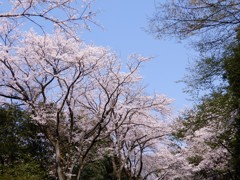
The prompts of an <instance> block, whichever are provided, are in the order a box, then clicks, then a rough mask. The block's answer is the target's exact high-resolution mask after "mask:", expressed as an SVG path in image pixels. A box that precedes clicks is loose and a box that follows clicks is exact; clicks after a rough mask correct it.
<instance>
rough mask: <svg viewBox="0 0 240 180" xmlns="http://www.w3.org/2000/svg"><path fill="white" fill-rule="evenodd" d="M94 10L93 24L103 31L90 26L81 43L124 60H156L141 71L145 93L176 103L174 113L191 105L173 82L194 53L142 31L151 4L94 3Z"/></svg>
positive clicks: (148, 0)
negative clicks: (133, 56) (108, 50)
mask: <svg viewBox="0 0 240 180" xmlns="http://www.w3.org/2000/svg"><path fill="white" fill-rule="evenodd" d="M93 8H94V10H97V11H100V12H99V13H98V15H97V16H96V21H98V22H99V23H100V24H101V25H102V26H103V27H104V29H101V28H99V27H97V26H94V25H92V26H91V27H92V30H91V32H87V31H85V32H84V33H83V34H82V35H81V38H82V39H83V40H84V41H86V42H88V43H93V44H96V45H101V46H107V47H110V48H111V49H112V50H113V51H115V52H116V53H117V54H118V55H119V56H120V58H121V59H123V60H126V58H127V56H128V55H129V54H132V53H139V54H142V55H144V56H155V58H154V59H153V60H152V61H151V62H147V64H145V65H144V66H143V67H142V69H141V75H142V76H143V78H144V79H143V81H144V84H146V85H147V93H149V94H150V93H153V92H157V93H162V94H165V95H167V96H168V97H170V98H173V99H175V103H174V105H175V106H176V107H177V109H180V108H183V107H185V106H186V105H191V102H189V101H187V100H186V99H187V98H188V96H187V95H186V94H184V93H183V92H182V91H183V87H184V85H183V84H181V83H176V81H178V80H180V79H181V78H182V77H183V75H184V73H186V71H185V68H186V66H187V64H188V61H189V58H191V55H192V54H193V53H194V52H193V51H191V50H190V49H187V47H186V46H184V44H181V43H177V41H174V40H169V39H167V40H156V39H154V38H153V36H151V35H150V34H148V33H146V32H145V31H144V30H143V28H146V27H147V17H149V16H151V15H152V14H153V12H154V0H129V1H127V0H97V1H96V2H95V5H94V6H93Z"/></svg>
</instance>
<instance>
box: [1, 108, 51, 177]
mask: <svg viewBox="0 0 240 180" xmlns="http://www.w3.org/2000/svg"><path fill="white" fill-rule="evenodd" d="M51 155H52V149H51V148H50V147H49V143H48V141H47V140H46V138H45V137H44V136H43V135H42V134H41V133H40V131H39V128H38V127H37V126H36V125H35V124H33V123H32V122H31V120H30V118H29V116H28V114H27V113H25V112H24V111H23V110H21V109H20V108H18V107H17V106H12V105H5V106H2V107H0V163H1V164H0V179H6V180H9V179H34V180H35V179H39V180H40V179H46V178H49V176H48V172H49V170H50V169H49V168H50V167H49V166H48V164H49V162H50V160H51Z"/></svg>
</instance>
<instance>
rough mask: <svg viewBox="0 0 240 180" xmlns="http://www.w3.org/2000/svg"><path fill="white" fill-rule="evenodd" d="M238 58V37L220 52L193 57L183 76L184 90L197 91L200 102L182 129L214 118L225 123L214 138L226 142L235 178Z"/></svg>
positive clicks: (239, 134) (239, 142)
mask: <svg viewBox="0 0 240 180" xmlns="http://www.w3.org/2000/svg"><path fill="white" fill-rule="evenodd" d="M239 62H240V41H239V39H238V38H236V40H235V41H234V42H233V43H232V44H231V45H230V46H229V47H228V48H227V49H225V51H224V53H223V54H221V56H217V57H216V56H213V57H210V58H202V59H200V60H198V61H196V62H195V65H194V66H192V67H191V68H190V70H191V72H190V73H189V75H187V76H186V77H185V78H184V80H183V81H184V82H185V83H186V84H187V92H189V93H193V92H197V94H198V98H199V97H200V98H199V99H200V101H198V103H199V105H198V106H197V108H196V109H193V111H195V112H197V116H196V117H197V118H195V120H194V121H193V122H192V121H186V122H185V129H192V130H193V131H194V130H197V129H198V128H201V127H204V126H208V124H209V123H210V122H212V121H215V120H218V121H220V122H221V123H223V124H225V128H226V131H224V133H222V134H221V135H220V136H218V140H216V141H215V142H216V143H217V144H220V145H223V146H225V147H226V148H227V149H228V150H229V151H230V152H231V153H230V154H231V161H230V162H229V164H230V165H231V166H232V167H231V169H232V171H233V173H234V176H235V179H240V63H239ZM193 69H194V71H192V70H193ZM203 92H204V93H203ZM195 97H196V96H195ZM209 115H211V116H209ZM188 118H189V117H188ZM188 118H187V119H188ZM229 125H230V126H231V127H230V128H229ZM183 133H184V130H181V131H180V132H179V134H178V135H182V134H183Z"/></svg>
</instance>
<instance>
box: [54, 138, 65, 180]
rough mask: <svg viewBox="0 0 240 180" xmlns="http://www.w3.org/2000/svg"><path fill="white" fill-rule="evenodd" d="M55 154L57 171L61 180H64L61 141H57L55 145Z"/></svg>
mask: <svg viewBox="0 0 240 180" xmlns="http://www.w3.org/2000/svg"><path fill="white" fill-rule="evenodd" d="M55 152H56V170H57V176H58V179H59V180H64V175H63V172H62V167H61V153H60V147H59V141H58V140H57V142H56V145H55Z"/></svg>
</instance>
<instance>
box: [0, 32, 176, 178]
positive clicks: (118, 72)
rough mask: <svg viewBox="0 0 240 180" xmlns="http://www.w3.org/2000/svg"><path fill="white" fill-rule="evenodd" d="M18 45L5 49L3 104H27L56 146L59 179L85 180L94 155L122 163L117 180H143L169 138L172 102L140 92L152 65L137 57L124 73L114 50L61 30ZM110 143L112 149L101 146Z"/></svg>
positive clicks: (27, 36)
mask: <svg viewBox="0 0 240 180" xmlns="http://www.w3.org/2000/svg"><path fill="white" fill-rule="evenodd" d="M17 41H18V42H17V43H1V44H0V46H1V50H0V51H1V57H0V65H1V68H0V74H1V81H0V92H1V93H0V96H1V97H2V103H6V102H10V101H12V102H15V103H18V104H22V105H23V106H24V107H25V109H26V110H27V111H28V112H29V113H30V114H31V118H32V121H33V122H35V123H36V124H37V125H38V126H39V128H40V129H41V131H42V132H43V133H44V135H45V136H46V137H47V138H48V140H49V141H50V143H51V144H52V146H53V147H54V150H55V153H54V158H55V166H56V176H57V177H58V178H59V179H71V178H72V177H73V176H76V177H77V179H80V178H81V172H82V170H83V168H84V165H85V164H87V163H89V162H91V161H94V159H93V158H92V156H91V153H93V151H94V153H95V154H98V158H99V157H101V156H102V155H104V154H106V153H109V152H111V153H113V154H114V155H115V156H117V157H118V158H119V160H121V165H120V167H119V169H118V170H117V171H116V172H118V174H121V171H122V169H123V168H125V169H129V170H130V172H131V173H132V174H131V176H136V177H139V176H140V175H141V171H142V170H141V169H142V166H143V165H142V164H143V154H144V153H147V150H148V149H151V148H153V147H154V145H156V144H157V143H159V141H160V140H162V138H163V137H164V136H165V135H167V134H168V133H169V131H168V130H167V128H166V127H165V126H164V125H163V122H162V121H161V119H162V118H161V116H160V115H157V114H162V115H164V114H167V113H168V111H169V110H168V106H169V104H170V102H171V100H170V99H168V98H166V97H165V96H160V95H156V96H153V97H150V96H146V95H145V94H144V88H143V87H141V85H140V84H141V77H140V76H139V74H138V70H139V68H140V65H141V64H142V63H143V62H145V61H146V60H148V59H149V58H144V57H141V56H137V55H134V56H132V57H130V59H131V60H130V61H129V63H128V64H127V68H123V67H122V64H121V62H120V60H119V59H118V58H117V56H116V55H115V54H113V53H111V52H110V51H109V50H108V49H106V48H103V47H95V46H88V45H86V44H84V43H83V42H80V41H78V40H76V39H75V38H74V37H72V36H68V35H67V34H65V33H63V32H62V31H61V30H57V31H56V32H55V33H54V34H46V35H44V36H40V35H37V34H36V33H35V32H34V31H30V32H28V33H24V34H21V35H19V36H18V40H17ZM9 42H10V41H9ZM123 69H125V72H123ZM164 128H165V129H164ZM109 139H110V140H111V141H110V142H109ZM104 141H105V142H109V144H110V146H107V147H102V146H98V144H99V143H101V142H104ZM97 146H98V147H102V148H100V149H98V150H97V151H96V150H94V148H95V149H96V147H97ZM109 150H110V151H109ZM119 152H120V154H119ZM126 153H127V154H126ZM95 157H96V156H95ZM134 168H135V169H136V170H134ZM137 168H138V170H137Z"/></svg>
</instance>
